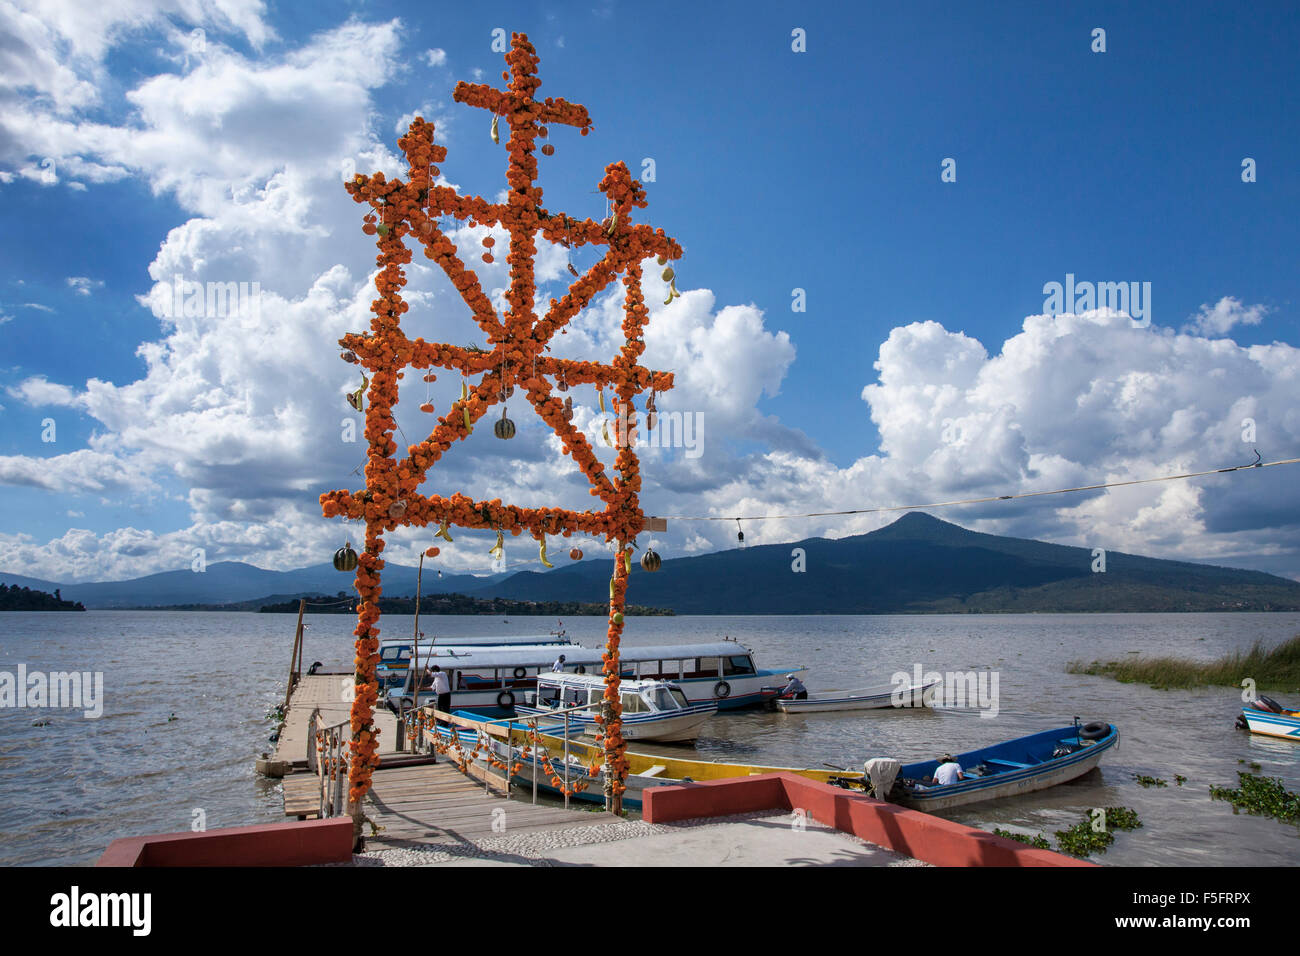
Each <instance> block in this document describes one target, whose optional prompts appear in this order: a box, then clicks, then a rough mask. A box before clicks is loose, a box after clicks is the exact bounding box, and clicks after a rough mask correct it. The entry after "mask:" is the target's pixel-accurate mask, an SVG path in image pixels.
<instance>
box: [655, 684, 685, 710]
mask: <svg viewBox="0 0 1300 956" xmlns="http://www.w3.org/2000/svg"><path fill="white" fill-rule="evenodd" d="M654 702H655V709H656V710H681V709H682V708H683V707H685V706H687V705H686V695H685V694H683V693H682V692H681V691H680V690H678V691H674V690H673V689H672V688H668V687H658V688H656V689H655V692H654Z"/></svg>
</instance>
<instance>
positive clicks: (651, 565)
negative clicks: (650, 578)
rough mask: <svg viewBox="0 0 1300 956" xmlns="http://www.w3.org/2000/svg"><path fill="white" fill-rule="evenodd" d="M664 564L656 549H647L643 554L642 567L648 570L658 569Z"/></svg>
mask: <svg viewBox="0 0 1300 956" xmlns="http://www.w3.org/2000/svg"><path fill="white" fill-rule="evenodd" d="M662 565H663V560H662V559H661V558H660V557H659V554H658V552H656V551H646V552H645V554H643V555H641V567H642V568H643V569H645V570H646V571H658V570H659V568H660V567H661V566H662Z"/></svg>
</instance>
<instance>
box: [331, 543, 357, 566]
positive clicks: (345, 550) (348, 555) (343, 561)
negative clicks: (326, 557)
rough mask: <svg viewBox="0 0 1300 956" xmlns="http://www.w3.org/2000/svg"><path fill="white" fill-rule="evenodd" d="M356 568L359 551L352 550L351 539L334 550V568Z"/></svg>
mask: <svg viewBox="0 0 1300 956" xmlns="http://www.w3.org/2000/svg"><path fill="white" fill-rule="evenodd" d="M356 569H357V553H356V552H355V551H353V550H352V542H351V541H349V542H347V544H345V545H343V547H341V548H339V549H338V550H337V551H335V552H334V570H335V571H355V570H356Z"/></svg>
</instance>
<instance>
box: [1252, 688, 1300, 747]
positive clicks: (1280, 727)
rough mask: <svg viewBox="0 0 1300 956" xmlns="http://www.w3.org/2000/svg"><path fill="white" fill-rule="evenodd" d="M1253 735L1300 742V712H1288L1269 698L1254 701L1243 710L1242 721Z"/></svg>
mask: <svg viewBox="0 0 1300 956" xmlns="http://www.w3.org/2000/svg"><path fill="white" fill-rule="evenodd" d="M1240 723H1242V724H1245V725H1246V726H1245V729H1247V730H1249V731H1250V732H1251V733H1252V734H1262V735H1263V736H1265V737H1283V738H1285V739H1287V740H1300V711H1295V710H1287V709H1286V708H1285V707H1283V706H1282V705H1281V704H1279V703H1278V702H1277V701H1275V700H1273V699H1271V698H1269V697H1260V698H1259V699H1257V700H1253V701H1251V702H1250V704H1249V705H1247V706H1246V707H1243V708H1241V721H1240Z"/></svg>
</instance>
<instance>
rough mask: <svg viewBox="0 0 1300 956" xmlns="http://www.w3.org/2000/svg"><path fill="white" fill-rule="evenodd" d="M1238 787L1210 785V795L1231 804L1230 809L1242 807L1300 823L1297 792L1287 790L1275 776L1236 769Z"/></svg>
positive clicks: (1234, 810) (1235, 811)
mask: <svg viewBox="0 0 1300 956" xmlns="http://www.w3.org/2000/svg"><path fill="white" fill-rule="evenodd" d="M1237 780H1238V782H1239V783H1240V784H1241V786H1240V788H1239V789H1237V790H1233V789H1232V788H1230V787H1216V786H1213V785H1211V787H1210V796H1211V798H1213V799H1215V800H1226V801H1227V802H1228V803H1230V804H1232V812H1233V813H1239V812H1240V811H1242V810H1245V811H1246V812H1247V813H1249V814H1251V815H1252V816H1260V817H1272V818H1273V819H1275V820H1281V821H1282V822H1283V823H1300V794H1296V793H1292V792H1291V791H1290V790H1288V789H1287V788H1286V786H1285V784H1283V783H1282V780H1281V779H1280V778H1278V777H1258V776H1255V775H1254V774H1252V773H1246V772H1245V771H1242V770H1239V771H1237Z"/></svg>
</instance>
